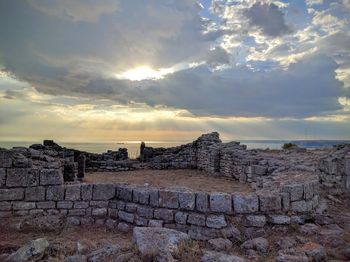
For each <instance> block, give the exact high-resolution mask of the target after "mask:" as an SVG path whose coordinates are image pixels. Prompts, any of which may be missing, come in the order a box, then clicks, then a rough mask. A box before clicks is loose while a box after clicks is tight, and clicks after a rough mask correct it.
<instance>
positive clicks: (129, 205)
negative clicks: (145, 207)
mask: <svg viewBox="0 0 350 262" xmlns="http://www.w3.org/2000/svg"><path fill="white" fill-rule="evenodd" d="M137 207H138V205H137V204H136V203H126V206H125V210H126V211H127V212H131V213H135V212H136V210H137Z"/></svg>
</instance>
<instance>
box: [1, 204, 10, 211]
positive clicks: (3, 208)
mask: <svg viewBox="0 0 350 262" xmlns="http://www.w3.org/2000/svg"><path fill="white" fill-rule="evenodd" d="M11 208H12V205H11V202H0V211H9V210H11Z"/></svg>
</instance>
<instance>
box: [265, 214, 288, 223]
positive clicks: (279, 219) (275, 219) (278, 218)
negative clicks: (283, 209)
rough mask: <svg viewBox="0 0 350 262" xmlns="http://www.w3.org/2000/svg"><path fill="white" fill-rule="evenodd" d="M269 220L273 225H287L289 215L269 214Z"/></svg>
mask: <svg viewBox="0 0 350 262" xmlns="http://www.w3.org/2000/svg"><path fill="white" fill-rule="evenodd" d="M269 222H270V223H271V224H275V225H289V224H290V217H289V216H284V215H271V216H269Z"/></svg>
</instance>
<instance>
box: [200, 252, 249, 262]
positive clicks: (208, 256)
mask: <svg viewBox="0 0 350 262" xmlns="http://www.w3.org/2000/svg"><path fill="white" fill-rule="evenodd" d="M245 261H246V260H245V259H244V258H241V257H238V256H235V255H228V254H225V253H222V252H216V251H209V250H205V251H204V252H203V256H202V258H201V262H245Z"/></svg>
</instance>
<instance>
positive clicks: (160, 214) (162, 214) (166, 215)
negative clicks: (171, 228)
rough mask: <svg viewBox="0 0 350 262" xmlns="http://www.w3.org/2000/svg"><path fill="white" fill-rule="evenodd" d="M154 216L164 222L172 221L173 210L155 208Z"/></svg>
mask: <svg viewBox="0 0 350 262" xmlns="http://www.w3.org/2000/svg"><path fill="white" fill-rule="evenodd" d="M154 218H156V219H161V220H163V221H164V222H165V223H171V222H174V211H173V210H169V209H163V208H162V209H156V210H154Z"/></svg>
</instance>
